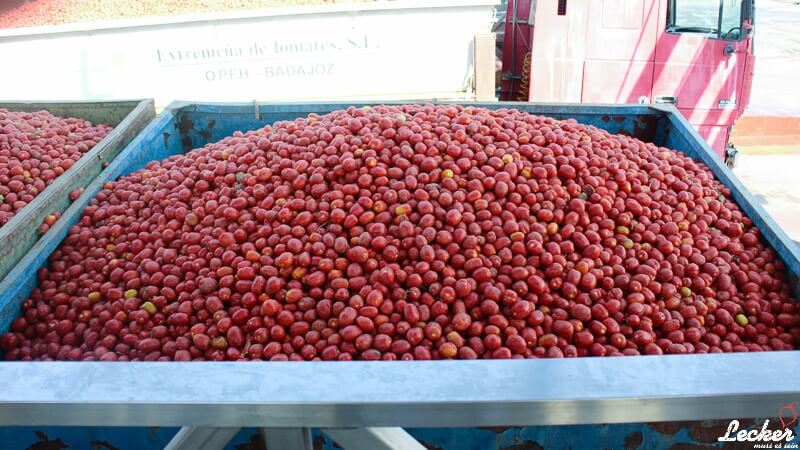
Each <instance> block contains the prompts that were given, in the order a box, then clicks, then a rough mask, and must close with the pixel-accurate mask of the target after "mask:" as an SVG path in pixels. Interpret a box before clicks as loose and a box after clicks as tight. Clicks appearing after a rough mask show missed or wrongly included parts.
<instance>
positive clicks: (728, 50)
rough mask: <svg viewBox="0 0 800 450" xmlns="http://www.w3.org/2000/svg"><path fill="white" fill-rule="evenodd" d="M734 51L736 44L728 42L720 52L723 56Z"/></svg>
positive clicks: (729, 54)
mask: <svg viewBox="0 0 800 450" xmlns="http://www.w3.org/2000/svg"><path fill="white" fill-rule="evenodd" d="M734 53H736V46H735V45H733V44H728V45H726V46H725V48H724V49H723V50H722V54H723V55H725V56H731V55H732V54H734Z"/></svg>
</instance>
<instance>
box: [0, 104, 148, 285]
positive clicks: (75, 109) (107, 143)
mask: <svg viewBox="0 0 800 450" xmlns="http://www.w3.org/2000/svg"><path fill="white" fill-rule="evenodd" d="M0 109H5V110H8V111H9V113H16V112H27V113H36V114H39V112H41V111H46V112H47V113H49V114H52V115H53V116H57V117H60V118H64V119H67V118H74V119H79V120H85V121H89V122H91V123H92V125H93V126H95V127H96V126H97V125H100V124H102V125H106V126H110V127H112V129H111V130H110V131H108V133H107V134H105V136H104V137H103V138H102V140H100V141H99V142H96V144H94V146H93V147H91V148H89V149H88V150H86V151H85V153H83V154H82V155H81V156H80V158H79V159H77V161H73V162H71V166H69V167H68V168H66V170H63V173H61V174H60V175H58V176H57V177H56V178H55V179H54V180H52V183H50V184H49V185H47V187H46V188H44V189H43V190H39V192H38V193H37V195H35V197H34V198H33V199H32V200H31V201H30V202H28V203H27V204H26V205H25V206H24V207H22V208H21V209H19V210H17V211H15V214H14V215H13V216H12V217H11V218H10V219H8V221H7V222H6V223H4V224H2V225H0V255H2V257H1V258H0V280H2V279H3V278H4V277H5V276H6V274H7V273H8V272H9V271H11V269H12V268H13V267H14V265H15V264H17V263H18V262H19V261H20V259H22V257H23V256H25V254H26V253H27V252H28V250H30V249H31V247H33V246H34V244H36V242H37V241H38V240H39V238H40V237H43V236H47V235H48V234H47V233H48V230H49V229H50V228H51V227H52V226H53V225H55V222H54V221H56V220H58V219H57V217H58V215H60V214H61V213H63V212H64V210H65V209H66V208H67V207H68V206H69V204H70V202H72V201H74V200H76V199H77V197H78V196H79V195H80V193H81V192H82V191H81V189H83V188H85V187H86V186H88V185H89V184H90V183H91V182H92V180H94V179H95V177H97V176H98V175H99V174H100V172H101V171H102V170H103V166H104V165H105V164H108V163H110V162H111V161H113V160H114V158H115V157H116V156H117V155H118V154H119V153H120V152H121V151H122V149H123V148H124V147H125V146H126V145H127V144H128V143H129V142H131V140H132V139H133V138H134V137H135V136H136V135H137V134H138V133H139V132H140V131H141V130H142V129H143V128H144V127H145V126H146V125H147V124H148V123H149V122H150V121H151V120H152V119H153V117H155V108H154V105H153V101H152V100H134V101H108V102H88V101H80V102H15V101H9V102H5V101H0ZM50 119H52V118H51V117H50V116H48V115H46V114H45V118H44V121H45V122H46V121H48V120H50ZM32 120H33V121H34V122H33V123H34V124H35V125H36V124H38V122H42V121H40V120H39V119H38V118H36V116H35V115H34V116H33V117H32ZM72 122H73V123H74V122H76V121H72ZM64 123H65V124H66V123H67V122H64ZM35 125H34V126H35ZM65 126H67V125H65ZM42 129H43V128H42ZM9 131H12V129H11V128H9ZM47 132H48V131H42V134H43V136H42V138H43V139H44V138H46V136H44V134H45V133H47ZM65 132H66V131H65ZM33 136H36V134H35V133H34V135H33ZM51 137H52V136H51ZM7 145H8V144H7ZM49 145H51V144H50V143H47V144H45V148H47V146H49ZM19 150H20V151H19V152H18V153H17V154H26V155H32V154H33V153H34V152H38V151H40V150H37V149H32V148H31V145H30V143H28V142H26V143H23V144H22V146H21V147H19ZM43 153H44V152H43ZM9 159H14V158H13V153H12V158H9ZM22 162H23V163H24V161H22ZM17 168H19V169H21V167H17ZM37 169H38V167H37ZM46 171H47V170H42V172H43V173H44V172H46ZM49 172H51V176H52V170H50V171H49ZM12 175H13V174H12ZM43 224H44V225H46V226H42V225H43Z"/></svg>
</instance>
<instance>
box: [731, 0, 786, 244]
mask: <svg viewBox="0 0 800 450" xmlns="http://www.w3.org/2000/svg"><path fill="white" fill-rule="evenodd" d="M798 26H800V5H798V1H794V0H792V1H790V0H759V1H758V2H757V4H756V34H755V41H754V46H755V55H756V58H757V60H756V69H755V78H754V80H753V91H752V97H751V101H750V107H749V108H748V109H747V111H746V113H745V117H743V118H742V119H740V120H739V123H742V125H744V123H746V122H747V121H748V120H749V121H750V123H751V124H752V123H753V122H756V121H757V120H758V118H759V117H764V116H770V117H769V118H767V119H766V124H767V125H768V124H775V123H778V122H779V123H780V124H779V126H776V127H773V129H772V130H771V131H770V132H769V133H767V135H765V136H753V138H751V139H748V140H745V141H744V142H747V144H746V145H741V144H739V143H737V142H736V129H735V127H734V138H733V142H734V143H735V144H736V146H737V148H739V150H740V151H741V152H742V153H740V155H739V160H738V162H737V167H736V168H735V169H734V173H735V174H736V175H737V176H738V177H739V178H740V179H741V180H742V182H743V183H744V184H745V186H747V188H748V189H749V190H750V191H751V192H752V193H753V195H755V197H756V198H757V199H758V200H759V201H760V202H761V203H762V205H763V206H764V208H765V209H766V210H767V212H768V213H769V214H770V215H771V216H772V217H773V218H774V219H775V220H776V221H777V222H778V224H779V225H780V226H781V228H783V229H784V231H786V233H787V234H788V235H789V236H790V237H791V238H792V239H794V240H795V241H800V136H798V135H796V134H795V133H796V130H800V85H798V74H800V34H799V33H797V28H798ZM776 143H779V145H774V144H776Z"/></svg>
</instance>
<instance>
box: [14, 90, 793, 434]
mask: <svg viewBox="0 0 800 450" xmlns="http://www.w3.org/2000/svg"><path fill="white" fill-rule="evenodd" d="M473 104H474V105H479V106H485V107H489V108H516V109H520V110H524V111H529V112H532V113H536V114H544V115H548V116H552V117H556V118H575V119H577V120H578V121H580V122H582V123H587V124H592V125H596V126H598V127H601V128H604V129H606V130H608V131H610V132H612V133H627V134H632V135H634V136H636V137H638V138H641V139H644V140H648V141H652V142H655V143H657V144H659V145H662V146H666V147H670V148H674V149H677V150H680V151H683V152H685V153H686V154H687V155H689V156H691V157H693V158H695V159H697V160H700V161H702V162H704V163H705V164H707V165H708V166H709V167H710V168H711V169H712V171H713V172H714V173H715V175H716V177H717V178H718V179H719V180H720V181H722V182H723V183H724V184H725V185H726V186H727V187H729V188H730V189H731V190H732V191H733V197H734V199H735V200H736V202H737V203H738V204H739V205H740V206H741V207H742V209H743V211H744V212H745V213H746V214H747V215H748V216H749V217H750V218H752V219H753V221H754V222H755V223H756V224H757V225H758V227H759V228H760V229H761V231H762V232H763V235H764V237H765V239H766V240H767V241H769V243H770V244H771V245H772V246H773V247H774V248H775V249H776V250H777V252H778V253H779V254H780V256H781V258H782V259H783V260H784V261H785V262H786V265H787V267H788V270H789V271H790V272H791V274H792V276H793V278H794V279H795V280H796V278H797V275H798V274H800V253H799V252H798V250H797V249H796V248H795V247H794V245H792V243H791V241H790V240H789V239H788V237H787V236H786V234H785V233H784V232H783V231H782V230H780V228H778V226H777V225H776V224H775V222H774V221H773V220H772V219H771V218H770V217H769V216H768V215H767V214H766V213H765V212H764V210H763V208H761V207H760V206H758V204H757V203H756V202H755V200H754V199H753V197H752V195H751V194H749V193H748V192H747V191H746V190H745V189H744V187H743V186H742V185H741V183H740V182H739V181H738V180H737V179H736V178H735V176H734V175H733V174H732V173H731V172H730V170H729V169H728V168H726V167H725V166H724V165H723V164H722V163H721V162H720V161H719V159H718V158H717V157H716V156H714V154H713V152H712V151H711V150H710V149H709V147H708V146H707V144H706V143H704V142H703V140H702V139H701V138H700V137H699V136H698V135H697V133H696V132H695V131H694V130H693V129H692V127H691V126H690V125H689V124H688V123H687V122H686V121H685V120H684V119H683V118H682V117H681V116H680V114H678V113H677V111H676V110H675V109H674V108H673V107H671V106H646V105H631V106H625V105H622V106H606V105H549V104H544V105H543V104H519V103H473ZM346 106H348V105H347V104H341V103H336V104H330V103H324V104H322V103H319V104H309V103H304V104H257V103H237V104H194V103H184V102H177V103H173V104H172V105H170V106H169V107H168V108H167V109H166V110H164V112H162V113H161V114H160V115H159V116H158V117H157V118H156V120H155V121H153V122H152V123H151V124H150V125H149V126H148V127H147V128H146V129H145V130H144V131H143V132H142V133H141V134H140V135H139V136H137V137H136V138H135V139H134V140H133V141H132V142H131V144H130V145H129V146H128V147H127V148H126V149H125V150H124V151H123V152H122V153H121V154H120V156H119V157H118V158H117V159H116V160H115V161H114V162H112V163H111V165H110V166H109V167H108V168H107V169H106V170H105V171H103V172H102V174H101V175H100V176H99V177H98V178H97V179H95V181H94V182H93V183H92V184H91V185H90V186H88V187H87V189H86V193H85V194H84V195H83V196H82V197H81V198H80V199H79V200H78V201H76V202H75V203H73V204H72V205H71V206H70V207H69V208H68V209H67V211H66V212H65V213H64V216H63V217H62V219H61V220H59V222H58V223H57V224H56V226H55V227H54V229H53V230H51V233H49V234H48V235H47V236H46V238H45V239H42V240H40V242H38V243H37V245H36V246H35V247H34V248H33V249H32V250H31V251H30V252H29V253H28V254H27V255H26V256H25V258H24V259H23V260H22V261H21V262H20V264H18V265H17V267H16V268H15V269H14V271H13V272H12V273H10V274H9V275H8V276H7V277H6V279H5V280H4V281H3V282H2V283H0V306H1V307H2V311H3V317H4V320H3V321H1V322H0V327H1V328H0V329H2V330H5V329H7V327H8V325H9V320H8V319H6V318H7V317H11V316H14V315H15V314H18V311H19V305H20V303H21V302H22V301H23V300H24V299H25V298H26V297H27V296H28V295H29V293H30V291H31V289H32V288H33V287H34V285H35V283H36V275H35V274H36V271H37V270H38V269H39V268H40V267H42V266H43V265H44V264H45V263H46V260H47V256H48V255H49V254H50V253H52V252H53V250H54V249H56V248H57V246H58V245H59V243H60V241H61V240H62V239H63V238H64V237H65V236H66V234H67V231H68V229H69V227H70V226H71V225H72V224H74V223H75V222H76V221H77V220H78V219H79V217H80V215H81V211H82V209H83V208H84V207H85V206H86V204H87V203H88V201H89V199H90V198H91V196H93V195H95V194H96V193H97V192H98V191H99V190H100V189H101V187H102V185H103V184H104V183H105V182H107V181H109V180H113V179H115V178H117V177H119V176H121V175H125V174H128V173H130V172H132V171H134V170H137V169H140V168H142V167H144V166H145V164H146V163H147V162H148V161H151V160H154V159H163V158H166V157H167V156H170V155H174V154H178V153H182V152H185V151H188V150H190V149H193V148H197V147H199V146H202V145H204V144H205V143H209V142H214V141H216V140H219V139H221V138H223V137H225V136H227V135H230V134H232V133H233V132H234V131H237V130H249V129H254V128H257V127H261V126H263V125H265V124H268V123H272V122H275V121H278V120H288V119H294V118H296V117H300V116H304V115H306V114H308V113H311V112H315V113H325V112H328V111H332V110H336V109H342V108H344V107H346ZM798 369H800V353H798V352H797V351H790V352H770V353H737V354H708V355H665V356H639V357H634V358H574V359H562V360H504V361H492V360H479V361H411V362H374V363H369V362H348V363H338V362H316V363H312V362H308V363H306V362H296V363H289V364H276V363H269V362H260V363H258V362H253V363H248V364H244V363H234V362H218V363H212V362H208V363H99V362H49V363H19V362H14V363H0V377H2V379H3V380H6V383H5V386H6V387H5V388H4V389H3V390H2V391H0V425H7V426H37V427H38V426H54V425H56V426H104V427H113V426H149V427H153V426H155V427H174V426H216V427H289V428H295V427H320V428H329V427H337V428H341V427H376V426H377V427H380V426H400V427H412V428H413V427H423V428H438V427H490V426H530V425H568V424H609V423H612V424H613V423H637V424H641V423H643V422H656V421H698V420H710V419H728V418H754V417H766V418H772V419H773V424H774V422H775V420H776V418H777V417H778V415H779V411H780V409H781V407H782V406H784V405H787V404H791V403H792V402H798V401H800V377H798V376H797V371H798ZM798 409H800V408H798ZM725 424H727V421H725V422H724V423H723V425H725ZM598 427H600V426H599V425H598V426H588V425H586V426H585V427H578V428H577V429H576V428H573V430H584V431H585V432H587V433H589V434H587V439H588V438H589V436H592V435H593V434H592V433H594V434H596V433H600V435H603V433H605V431H603V430H604V429H606V430H608V429H607V428H602V427H601V428H598ZM631 427H632V428H631ZM637 427H638V428H637ZM48 429H49V430H55V431H53V432H54V433H56V436H58V433H59V431H58V430H63V431H66V430H64V429H57V428H48ZM543 429H544V428H536V429H534V428H525V429H523V431H522V432H521V433H523V434H524V433H529V435H531V434H530V433H541V432H542V431H541V430H543ZM610 429H617V430H622V431H618V432H617V433H624V434H625V435H627V433H636V432H639V433H641V432H642V430H645V428H644V425H635V426H634V425H631V426H630V427H629V426H616V428H614V427H611V428H610ZM681 429H684V428H681V427H680V426H679V427H678V428H677V429H676V430H681ZM9 430H11V429H4V430H3V431H4V432H11V431H9ZM26 430H28V431H26V432H27V433H30V430H31V429H30V428H27V429H26ZM162 430H163V429H162ZM514 430H516V429H514ZM524 430H528V431H524ZM536 430H539V431H536ZM553 430H557V428H553ZM562 430H563V429H562ZM598 430H600V431H598ZM637 430H638V431H637ZM676 430H673V431H672V433H670V434H676V433H678V431H676ZM69 431H70V432H74V431H75V430H73V429H70V430H69ZM141 431H142V433H144V430H141ZM484 431H485V430H479V429H473V430H471V431H469V432H468V433H467V434H464V435H462V436H465V437H463V438H461V439H462V440H463V439H467V440H470V441H471V440H473V439H478V436H479V433H483V432H484ZM584 431H575V432H584ZM87 432H88V431H87ZM95 432H96V430H95ZM109 432H112V431H111V430H110V429H109ZM162 432H163V431H162ZM609 432H612V433H613V431H609ZM243 433H246V431H245V432H243ZM425 433H428V434H431V433H432V435H433V436H437V434H436V433H438V432H435V431H433V430H431V431H429V432H425V430H422V432H420V434H425ZM441 433H446V432H445V431H441ZM470 433H473V434H470ZM476 433H477V434H476ZM495 433H496V431H495ZM507 433H512V434H513V433H516V431H513V430H512V431H505V432H503V433H502V436H505V435H506V434H507ZM647 433H648V432H647V431H646V430H645V434H644V435H640V436H639V439H642V436H644V439H645V441H646V442H645V444H644V445H646V446H647V447H650V445H648V443H650V444H652V445H653V446H656V447H658V446H659V444H658V443H657V442H661V441H658V439H659V438H658V437H657V436H656V437H652V436H655V435H651V434H647ZM681 433H683V432H682V431H681ZM140 434H141V433H140ZM251 434H252V433H251ZM722 434H724V427H723V430H722V433H720V435H722ZM456 435H457V433H456V434H452V433H451V434H440V435H438V436H439V437H438V438H436V439H433V440H434V441H441V442H443V443H442V444H440V445H442V446H443V448H470V446H471V444H469V443H464V445H463V446H459V445H457V444H453V443H452V442H451V443H450V444H446V443H445V441H447V440H448V439H451V438H452V436H456ZM147 436H151V437H153V436H152V435H151V434H147ZM241 436H244V435H242V434H240V437H241ZM443 436H444V437H443ZM448 436H449V437H448ZM497 436H500V437H498V438H497V440H495V441H494V442H495V445H496V446H497V447H498V448H500V447H501V444H502V442H509V443H513V442H515V441H514V439H512V440H511V441H508V440H506V441H503V440H501V438H502V439H506V438H505V437H502V436H501V435H500V434H498V435H497ZM620 436H622V435H618V436H617V437H620ZM648 436H651V437H648ZM148 439H150V438H148ZM153 439H155V437H153ZM648 439H654V440H648ZM676 439H677V440H673V439H672V438H670V439H668V441H669V442H687V441H686V440H685V435H683V438H676ZM682 439H683V440H682ZM635 440H636V439H634V441H635ZM612 441H613V442H612ZM695 441H698V438H689V440H688V442H695ZM712 441H713V439H712ZM239 442H240V443H241V442H242V441H241V440H240V441H239ZM475 442H477V441H475ZM563 442H565V443H566V441H563ZM640 443H641V441H640ZM585 444H586V445H588V447H592V446H593V444H592V443H591V442H590V441H586V442H585ZM624 444H627V441H626V442H624ZM454 445H455V446H454ZM503 445H505V444H503ZM556 445H557V444H556ZM576 445H577V444H576ZM622 445H623V440H621V439H616V438H615V439H612V440H609V441H608V446H610V447H617V446H622ZM637 445H638V444H637ZM559 446H560V445H559ZM588 447H587V448H588ZM242 448H245V447H242ZM520 448H527V447H520ZM532 448H535V447H532ZM634 448H635V447H634Z"/></svg>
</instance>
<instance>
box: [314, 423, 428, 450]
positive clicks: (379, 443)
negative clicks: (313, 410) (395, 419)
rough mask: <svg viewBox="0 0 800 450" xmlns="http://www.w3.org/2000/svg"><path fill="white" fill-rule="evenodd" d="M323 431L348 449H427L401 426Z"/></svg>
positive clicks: (324, 429) (326, 429) (325, 429)
mask: <svg viewBox="0 0 800 450" xmlns="http://www.w3.org/2000/svg"><path fill="white" fill-rule="evenodd" d="M321 431H322V432H323V433H325V434H327V435H328V436H330V438H331V439H333V440H334V441H336V443H337V444H339V445H341V446H342V447H343V448H344V449H346V450H425V447H423V446H422V444H420V443H419V442H417V440H416V439H414V438H413V437H412V436H411V435H410V434H408V433H407V432H406V430H404V429H402V428H400V427H372V428H323V429H322V430H321Z"/></svg>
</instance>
